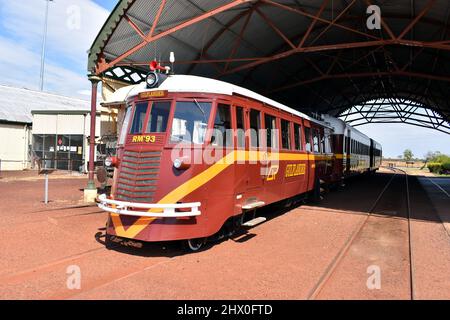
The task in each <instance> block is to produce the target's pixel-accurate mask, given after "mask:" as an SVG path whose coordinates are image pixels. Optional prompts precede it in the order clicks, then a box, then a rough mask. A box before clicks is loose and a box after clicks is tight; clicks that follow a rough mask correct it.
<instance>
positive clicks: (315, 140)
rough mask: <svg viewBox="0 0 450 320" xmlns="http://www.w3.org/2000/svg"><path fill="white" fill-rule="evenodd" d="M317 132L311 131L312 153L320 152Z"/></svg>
mask: <svg viewBox="0 0 450 320" xmlns="http://www.w3.org/2000/svg"><path fill="white" fill-rule="evenodd" d="M319 139H320V137H319V132H318V131H317V130H313V150H314V152H320V150H319Z"/></svg>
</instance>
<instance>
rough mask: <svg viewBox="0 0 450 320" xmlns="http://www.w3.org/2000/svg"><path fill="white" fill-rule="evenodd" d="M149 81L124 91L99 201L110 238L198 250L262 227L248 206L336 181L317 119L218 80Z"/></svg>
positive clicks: (334, 161) (328, 132) (328, 140)
mask: <svg viewBox="0 0 450 320" xmlns="http://www.w3.org/2000/svg"><path fill="white" fill-rule="evenodd" d="M151 80H152V81H151V83H150V85H149V84H148V83H147V84H146V83H142V84H139V85H136V86H134V87H130V88H129V94H128V99H127V109H126V113H125V117H124V120H123V124H122V130H121V134H120V137H119V141H118V156H117V158H115V159H113V160H112V161H111V162H112V165H114V166H115V167H116V169H115V174H114V183H113V186H112V192H111V196H110V197H107V196H106V195H101V196H100V197H99V202H100V203H99V206H100V207H101V208H102V209H104V210H106V211H108V212H109V213H110V215H109V221H108V224H107V234H108V235H115V236H119V237H122V238H129V239H137V240H142V241H168V240H186V241H187V244H188V245H189V248H191V249H192V250H196V249H198V248H200V246H201V245H202V243H203V242H204V239H206V238H207V237H209V236H211V235H214V234H216V233H217V232H218V231H219V230H221V229H222V228H224V226H226V227H228V228H231V229H233V228H234V227H235V226H236V225H240V224H247V225H254V224H256V223H258V222H261V221H263V220H264V218H256V219H252V218H253V217H252V215H251V214H247V213H249V212H253V211H254V209H256V208H259V207H262V206H265V205H268V204H271V203H274V202H278V201H281V200H283V199H287V198H291V197H294V196H297V195H301V194H308V193H310V194H312V195H313V196H315V197H318V196H320V187H321V184H324V183H334V182H338V181H340V179H341V177H342V170H341V171H339V169H338V165H339V162H340V163H342V154H336V152H335V151H334V150H333V141H332V134H333V127H332V126H330V125H328V124H326V123H325V122H322V121H318V120H316V119H313V118H311V117H308V116H307V115H305V114H302V113H300V112H298V111H296V110H294V109H291V108H289V107H286V106H284V105H282V104H280V103H277V102H275V101H273V100H270V99H268V98H266V97H263V96H261V95H258V94H256V93H254V92H252V91H249V90H246V89H243V88H241V87H237V86H234V85H231V84H228V83H225V82H221V81H217V80H212V79H207V78H201V77H194V76H184V75H172V76H161V75H158V74H155V76H154V78H152V79H151ZM149 86H151V87H153V88H151V89H149V88H148V87H149ZM127 90H128V89H127ZM247 216H249V217H251V218H249V219H250V221H248V219H247Z"/></svg>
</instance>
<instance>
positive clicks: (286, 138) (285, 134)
mask: <svg viewBox="0 0 450 320" xmlns="http://www.w3.org/2000/svg"><path fill="white" fill-rule="evenodd" d="M281 145H282V146H283V149H290V148H291V123H290V122H289V121H287V120H281Z"/></svg>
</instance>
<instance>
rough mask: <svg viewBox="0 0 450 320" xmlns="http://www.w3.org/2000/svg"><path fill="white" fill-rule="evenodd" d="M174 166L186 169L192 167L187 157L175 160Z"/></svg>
mask: <svg viewBox="0 0 450 320" xmlns="http://www.w3.org/2000/svg"><path fill="white" fill-rule="evenodd" d="M173 166H174V168H175V169H178V170H186V169H188V168H189V167H190V164H189V162H188V161H186V160H185V159H181V158H177V159H175V160H174V161H173Z"/></svg>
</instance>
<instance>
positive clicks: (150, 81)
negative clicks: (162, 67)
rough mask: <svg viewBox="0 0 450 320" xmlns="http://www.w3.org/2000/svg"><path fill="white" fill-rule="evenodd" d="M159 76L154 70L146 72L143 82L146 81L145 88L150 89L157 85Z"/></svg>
mask: <svg viewBox="0 0 450 320" xmlns="http://www.w3.org/2000/svg"><path fill="white" fill-rule="evenodd" d="M158 81H159V77H158V74H157V73H156V72H150V73H149V74H147V77H146V78H145V82H146V83H147V88H149V89H151V88H154V87H156V86H157V85H158Z"/></svg>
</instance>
